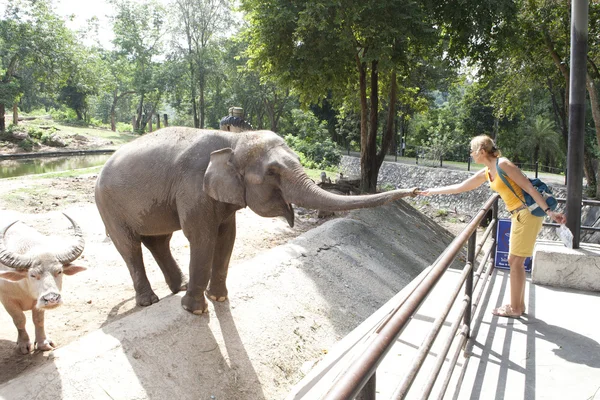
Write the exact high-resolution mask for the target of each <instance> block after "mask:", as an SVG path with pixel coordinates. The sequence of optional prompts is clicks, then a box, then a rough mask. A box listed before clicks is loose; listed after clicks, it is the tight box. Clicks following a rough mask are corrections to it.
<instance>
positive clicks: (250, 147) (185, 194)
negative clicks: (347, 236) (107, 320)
mask: <svg viewBox="0 0 600 400" xmlns="http://www.w3.org/2000/svg"><path fill="white" fill-rule="evenodd" d="M415 190H416V188H415V189H398V190H393V191H389V192H384V193H378V194H372V195H360V196H343V195H336V194H332V193H329V192H327V191H325V190H323V189H321V188H320V187H318V186H317V184H315V182H314V181H313V180H312V179H310V178H309V177H308V176H307V175H306V173H305V172H304V169H303V167H302V165H301V164H300V161H299V158H298V156H297V155H296V154H295V153H294V152H293V151H292V150H291V149H290V148H289V147H288V146H287V145H286V144H285V142H284V140H283V139H282V138H281V137H280V136H278V135H277V134H275V133H273V132H270V131H253V132H243V133H232V132H225V131H216V130H200V129H192V128H182V127H169V128H164V129H161V130H158V131H156V132H153V133H150V134H147V135H144V136H142V137H140V138H138V139H136V140H134V141H132V142H130V143H128V144H126V145H124V146H122V147H121V148H119V149H118V150H117V151H116V152H115V153H114V154H113V155H112V156H111V158H110V159H109V160H108V161H107V163H106V164H105V166H104V167H103V169H102V171H101V172H100V175H99V176H98V180H97V183H96V190H95V196H96V205H97V206H98V210H99V211H100V215H101V217H102V220H103V222H104V225H105V227H106V230H107V233H108V234H109V236H110V237H111V239H112V241H113V243H114V245H115V247H116V248H117V250H118V251H119V253H120V254H121V256H122V257H123V259H124V260H125V263H126V264H127V267H128V268H129V272H130V274H131V277H132V279H133V285H134V288H135V292H136V302H137V304H138V305H142V306H148V305H151V304H152V303H155V302H157V301H158V297H157V296H156V294H155V293H154V292H153V290H152V288H151V286H150V282H149V281H148V278H147V276H146V271H145V268H144V262H143V260H142V247H141V245H142V244H144V245H145V246H146V247H147V248H148V249H149V250H150V252H151V253H152V255H153V256H154V258H155V260H156V262H157V264H158V266H159V267H160V269H161V270H162V272H163V274H164V276H165V280H166V282H167V284H168V285H169V288H170V289H171V291H172V292H173V293H176V292H178V291H180V290H187V292H186V294H185V295H184V296H183V297H182V299H181V304H182V306H183V308H184V309H186V310H188V311H190V312H193V313H194V314H202V313H203V312H206V311H207V302H206V299H205V292H206V294H207V295H208V296H209V298H211V299H212V300H216V301H224V300H225V299H227V295H228V292H227V286H226V282H225V281H226V278H227V271H228V266H229V259H230V257H231V252H232V250H233V244H234V241H235V235H236V224H235V213H236V211H237V210H240V209H242V208H244V207H250V209H252V210H253V211H254V212H255V213H256V214H258V215H260V216H262V217H277V216H283V217H285V218H286V219H287V222H288V223H289V225H290V226H291V227H293V225H294V209H293V207H292V204H295V205H298V206H301V207H305V208H311V209H317V210H329V211H343V210H351V209H356V208H365V207H375V206H378V205H382V204H385V203H387V202H390V201H393V200H396V199H399V198H402V197H406V196H412V195H414V192H415ZM180 229H181V230H182V231H183V234H184V235H185V237H186V238H187V239H188V241H189V243H190V265H189V283H188V282H186V278H185V275H184V274H183V273H182V271H181V269H180V268H179V266H178V265H177V262H176V261H175V259H174V258H173V256H172V254H171V250H170V247H169V241H170V239H171V235H172V234H173V232H174V231H177V230H180Z"/></svg>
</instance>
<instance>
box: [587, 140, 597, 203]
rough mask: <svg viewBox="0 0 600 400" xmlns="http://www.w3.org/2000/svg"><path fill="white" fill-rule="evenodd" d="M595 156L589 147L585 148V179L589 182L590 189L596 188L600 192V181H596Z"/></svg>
mask: <svg viewBox="0 0 600 400" xmlns="http://www.w3.org/2000/svg"><path fill="white" fill-rule="evenodd" d="M593 160H594V154H593V153H591V152H590V151H589V149H588V147H587V146H585V147H584V148H583V172H584V174H585V179H586V180H587V185H588V188H595V189H596V192H597V191H598V189H597V188H598V181H597V180H596V173H595V171H594V163H593Z"/></svg>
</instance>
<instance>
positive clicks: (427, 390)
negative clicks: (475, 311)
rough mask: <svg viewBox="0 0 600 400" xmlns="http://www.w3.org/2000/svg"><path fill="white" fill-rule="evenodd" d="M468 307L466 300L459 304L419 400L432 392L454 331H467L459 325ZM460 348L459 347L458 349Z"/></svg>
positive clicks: (453, 336)
mask: <svg viewBox="0 0 600 400" xmlns="http://www.w3.org/2000/svg"><path fill="white" fill-rule="evenodd" d="M468 305H469V302H468V299H466V298H465V299H464V300H463V301H462V302H461V305H460V309H459V315H457V317H456V319H455V320H454V322H453V323H452V325H451V326H450V332H448V337H447V338H446V340H445V341H444V346H443V347H442V349H441V350H440V352H439V354H438V358H437V360H436V363H435V365H434V366H433V368H432V369H431V372H430V373H429V376H428V377H427V381H426V384H425V386H424V387H423V389H422V390H421V395H420V398H421V399H427V398H429V395H430V394H431V391H432V390H433V387H434V386H435V382H436V381H437V377H438V375H439V374H440V370H441V369H442V366H443V365H444V361H446V356H447V355H448V352H449V351H450V347H451V346H452V343H453V342H454V338H455V337H456V331H458V328H460V327H461V326H464V329H465V331H467V330H468V327H467V325H465V324H463V325H461V323H460V321H461V319H462V316H463V315H464V313H465V311H466V310H467V307H468ZM466 333H467V332H466ZM460 347H461V346H459V348H460ZM455 365H456V363H453V364H450V369H453V368H454V366H455Z"/></svg>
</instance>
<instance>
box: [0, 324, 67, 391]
mask: <svg viewBox="0 0 600 400" xmlns="http://www.w3.org/2000/svg"><path fill="white" fill-rule="evenodd" d="M16 337H17V331H16V329H15V340H16ZM9 365H10V368H9V367H8V366H9ZM40 365H43V366H44V368H45V369H44V375H43V376H41V377H34V378H33V379H34V380H36V381H37V382H30V383H31V386H27V387H19V386H23V385H15V388H14V389H11V390H8V391H7V392H4V391H0V399H7V400H8V399H13V398H19V397H18V395H19V394H20V395H23V397H21V398H24V399H25V398H29V399H33V398H36V396H37V394H36V393H34V392H35V391H38V390H39V388H40V387H42V385H43V386H46V382H47V387H48V390H49V391H51V392H52V393H55V394H56V395H57V396H58V397H55V398H61V396H60V395H61V393H62V381H61V379H60V374H59V372H58V370H57V369H56V367H55V366H54V360H53V355H52V352H42V351H38V350H35V351H34V352H32V353H30V354H25V355H23V354H21V353H20V352H19V350H18V348H17V344H16V341H9V340H0V385H2V384H5V383H7V382H9V381H10V380H11V379H13V378H16V377H18V376H19V375H21V374H23V373H24V372H26V371H27V370H29V369H33V368H37V367H38V366H40ZM7 384H8V385H10V383H7ZM36 384H37V385H38V386H34V385H36ZM15 390H17V392H15ZM30 390H31V393H30V392H29V391H30ZM44 390H46V389H44ZM9 394H10V396H8V395H9ZM4 395H7V396H6V397H3V396H4Z"/></svg>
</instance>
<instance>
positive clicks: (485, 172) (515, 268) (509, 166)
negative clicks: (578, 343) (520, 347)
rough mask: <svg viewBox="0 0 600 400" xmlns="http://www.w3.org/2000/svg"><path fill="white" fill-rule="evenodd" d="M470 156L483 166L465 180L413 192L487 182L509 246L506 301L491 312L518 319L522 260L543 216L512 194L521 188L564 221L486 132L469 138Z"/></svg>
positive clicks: (444, 190) (522, 291) (465, 187)
mask: <svg viewBox="0 0 600 400" xmlns="http://www.w3.org/2000/svg"><path fill="white" fill-rule="evenodd" d="M471 157H473V161H474V162H475V163H477V164H484V165H485V168H484V169H482V170H481V171H479V172H477V173H476V174H475V175H473V176H472V177H470V178H469V179H467V180H465V181H463V182H461V183H457V184H455V185H449V186H443V187H439V188H431V189H426V190H422V191H417V194H421V195H424V196H431V195H434V194H454V193H461V192H466V191H469V190H473V189H475V188H477V187H479V186H481V185H482V184H483V183H484V182H486V181H487V182H489V183H490V187H491V188H492V190H493V191H495V192H498V193H499V194H500V197H501V198H502V200H504V203H505V204H506V208H507V209H508V211H509V212H510V214H511V222H512V224H511V230H510V245H509V250H508V253H509V255H508V264H509V265H510V304H506V305H504V306H502V307H499V308H496V309H494V310H493V311H492V313H493V314H494V315H498V316H501V317H509V318H519V317H520V316H521V315H522V314H523V313H524V312H525V266H524V263H525V259H526V258H527V257H530V256H531V255H532V254H533V247H534V245H535V241H536V238H537V235H538V233H539V232H540V230H541V229H542V223H543V220H544V218H543V217H536V216H534V215H532V214H531V213H530V212H529V209H528V208H527V207H526V206H525V205H524V204H523V201H522V200H523V199H520V198H519V197H517V195H515V193H519V194H520V193H522V192H521V189H523V190H524V191H525V192H527V193H529V194H530V195H531V197H533V199H534V200H535V202H536V203H537V204H538V205H539V206H540V207H541V208H542V210H545V211H546V214H547V215H548V216H549V217H550V218H552V219H553V220H554V221H556V222H557V223H559V224H564V223H565V221H566V218H565V216H564V214H561V213H557V212H554V211H551V210H550V208H549V207H548V204H546V201H545V200H544V198H543V197H542V195H540V194H539V193H538V191H537V190H536V189H535V188H534V187H533V185H531V182H529V179H527V177H525V175H523V173H522V172H521V170H520V169H519V168H518V167H517V166H516V165H514V164H513V163H512V162H510V161H509V160H508V159H506V158H501V157H500V151H499V150H498V148H497V147H496V145H495V144H494V141H493V140H492V139H491V138H490V137H489V136H487V135H481V136H477V137H475V138H473V140H471ZM497 165H498V166H500V169H502V171H504V174H505V176H506V180H507V181H508V183H509V184H510V185H511V186H512V188H513V190H514V192H515V193H513V191H512V190H510V188H509V187H508V186H507V185H506V184H505V183H504V181H503V180H502V179H501V178H500V177H499V176H498V169H497V168H496V166H497Z"/></svg>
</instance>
